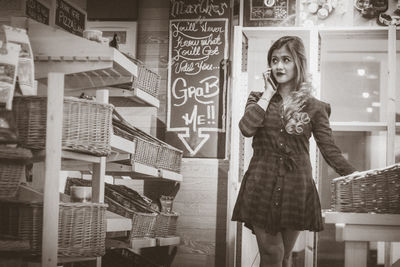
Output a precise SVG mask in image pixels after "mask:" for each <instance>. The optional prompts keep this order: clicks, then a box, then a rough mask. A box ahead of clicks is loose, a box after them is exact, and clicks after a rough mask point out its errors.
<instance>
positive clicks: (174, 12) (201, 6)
mask: <svg viewBox="0 0 400 267" xmlns="http://www.w3.org/2000/svg"><path fill="white" fill-rule="evenodd" d="M228 3H229V1H227V0H211V1H204V0H185V1H182V0H170V14H169V18H170V19H171V20H172V19H183V20H185V19H199V18H202V19H208V18H228V17H229V12H230V9H229V4H228Z"/></svg>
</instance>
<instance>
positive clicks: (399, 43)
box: [396, 30, 400, 162]
mask: <svg viewBox="0 0 400 267" xmlns="http://www.w3.org/2000/svg"><path fill="white" fill-rule="evenodd" d="M396 122H400V30H397V31H396ZM399 130H400V129H399ZM397 141H398V140H397V139H396V142H397ZM399 142H400V140H399ZM399 142H397V143H396V147H397V146H400V143H399ZM396 155H397V154H396ZM396 162H398V161H396Z"/></svg>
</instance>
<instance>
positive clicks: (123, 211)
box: [105, 196, 157, 239]
mask: <svg viewBox="0 0 400 267" xmlns="http://www.w3.org/2000/svg"><path fill="white" fill-rule="evenodd" d="M105 201H106V202H107V204H108V210H109V211H111V212H114V213H116V214H118V215H121V216H123V217H126V218H130V219H132V230H131V232H130V239H134V238H144V237H154V233H155V228H154V226H155V223H156V217H157V213H144V212H137V211H134V210H131V209H129V208H127V207H125V206H123V205H121V204H119V203H118V202H116V201H114V200H112V199H111V198H109V197H107V196H105Z"/></svg>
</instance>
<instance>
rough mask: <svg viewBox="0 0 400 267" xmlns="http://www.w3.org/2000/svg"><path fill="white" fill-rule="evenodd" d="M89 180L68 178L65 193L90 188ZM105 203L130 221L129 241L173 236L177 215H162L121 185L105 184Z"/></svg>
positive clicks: (131, 190)
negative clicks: (73, 186) (73, 187)
mask: <svg viewBox="0 0 400 267" xmlns="http://www.w3.org/2000/svg"><path fill="white" fill-rule="evenodd" d="M90 184H91V181H90V180H83V179H77V178H68V179H67V184H66V187H65V193H66V194H69V188H70V187H71V186H72V185H84V186H90ZM105 202H106V203H107V204H108V210H109V211H111V212H114V213H116V214H118V215H121V216H123V217H126V218H130V219H132V230H131V231H130V235H129V239H130V240H131V241H132V240H134V239H141V238H145V237H168V236H175V235H176V230H177V221H178V217H179V215H178V213H163V212H159V211H158V210H156V209H154V208H152V206H151V205H150V204H151V202H150V201H149V200H147V199H145V198H144V197H143V196H141V195H139V194H138V193H137V192H136V191H134V190H133V189H130V188H128V187H126V186H123V185H111V184H106V187H105Z"/></svg>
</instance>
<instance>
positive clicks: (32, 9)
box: [25, 0, 50, 25]
mask: <svg viewBox="0 0 400 267" xmlns="http://www.w3.org/2000/svg"><path fill="white" fill-rule="evenodd" d="M25 14H26V15H27V16H28V17H30V18H31V19H34V20H36V21H39V22H41V23H43V24H46V25H49V16H50V9H49V8H48V7H46V6H45V5H43V4H42V3H41V2H39V1H38V0H26V6H25Z"/></svg>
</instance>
